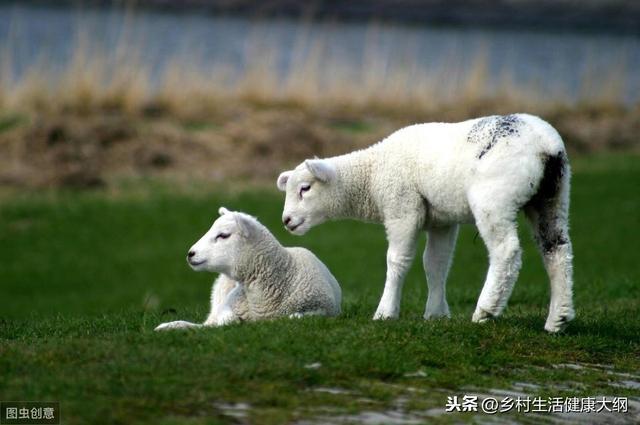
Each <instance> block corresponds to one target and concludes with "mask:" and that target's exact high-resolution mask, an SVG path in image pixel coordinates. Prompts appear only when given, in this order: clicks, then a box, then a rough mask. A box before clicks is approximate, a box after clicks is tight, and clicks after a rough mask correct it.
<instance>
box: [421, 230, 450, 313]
mask: <svg viewBox="0 0 640 425" xmlns="http://www.w3.org/2000/svg"><path fill="white" fill-rule="evenodd" d="M457 236H458V226H457V225H453V226H447V227H439V228H434V229H429V232H428V236H427V248H426V249H425V251H424V256H423V257H422V263H423V265H424V270H425V273H426V276H427V285H428V288H429V297H428V298H427V307H426V309H425V312H424V318H425V319H433V318H438V317H450V316H451V314H450V313H449V305H448V304H447V295H446V283H447V275H448V273H449V269H450V268H451V258H452V257H453V251H454V248H455V246H456V238H457Z"/></svg>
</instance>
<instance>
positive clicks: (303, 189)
mask: <svg viewBox="0 0 640 425" xmlns="http://www.w3.org/2000/svg"><path fill="white" fill-rule="evenodd" d="M309 189H311V185H310V184H303V185H302V186H300V197H301V198H302V194H303V193H305V192H307V191H308V190H309Z"/></svg>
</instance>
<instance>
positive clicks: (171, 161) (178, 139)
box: [0, 103, 640, 188]
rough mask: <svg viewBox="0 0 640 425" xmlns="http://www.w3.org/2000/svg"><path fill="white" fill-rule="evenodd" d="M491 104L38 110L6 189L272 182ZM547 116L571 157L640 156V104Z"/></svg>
mask: <svg viewBox="0 0 640 425" xmlns="http://www.w3.org/2000/svg"><path fill="white" fill-rule="evenodd" d="M501 109H505V107H504V106H502V107H500V106H498V105H495V104H492V103H488V104H486V105H485V106H484V107H482V105H465V108H462V109H460V108H458V109H456V108H450V109H447V108H444V109H442V110H440V111H434V112H432V113H419V114H416V113H414V114H411V113H407V114H402V113H398V112H393V111H392V112H389V111H380V110H326V109H309V108H301V107H296V106H292V105H278V104H274V105H255V104H254V105H252V104H247V103H232V104H228V105H224V107H223V106H220V105H218V106H217V107H216V108H215V109H214V110H211V109H209V110H202V109H201V110H198V111H199V112H198V113H196V114H195V115H194V114H192V115H190V116H173V115H171V114H169V113H166V112H163V113H155V114H144V113H140V114H131V113H126V112H124V111H120V112H119V111H117V110H115V111H114V110H100V109H96V110H90V111H84V112H83V113H78V112H73V111H66V112H63V111H61V112H56V113H46V112H31V113H29V114H28V115H26V116H27V117H28V118H26V119H21V120H19V121H16V124H14V125H12V126H10V127H8V128H6V129H4V130H3V131H2V132H0V185H10V186H18V187H73V188H95V187H102V186H105V185H109V184H112V182H114V181H116V180H118V179H119V178H122V177H127V178H131V177H133V178H149V177H157V176H163V177H170V178H177V179H183V180H204V181H212V182H221V183H222V182H225V181H232V180H233V181H238V180H241V181H248V182H266V181H270V180H273V179H274V178H275V176H277V174H278V173H279V172H280V171H282V170H283V169H286V168H287V167H291V166H293V165H295V164H297V163H299V162H300V161H302V160H303V159H305V158H310V157H314V156H318V157H326V156H332V155H338V154H342V153H346V152H349V151H352V150H354V149H358V148H362V147H366V146H368V145H370V144H373V143H375V142H377V141H379V140H381V139H382V138H384V137H385V136H387V135H388V134H390V133H391V132H393V131H394V130H395V129H398V128H400V127H403V126H405V125H408V124H411V123H414V122H428V121H458V120H462V119H466V118H469V117H473V116H481V115H487V114H490V113H503V112H508V111H502V110H501ZM541 115H542V116H543V117H544V118H545V119H547V120H549V121H550V122H551V123H552V124H553V125H555V126H556V128H557V129H558V131H559V132H560V133H561V134H562V136H563V137H564V139H565V141H566V143H567V145H568V147H569V149H570V151H573V152H574V153H575V152H592V151H603V150H628V151H638V150H640V138H639V137H638V134H640V107H635V108H617V107H601V108H594V107H576V108H573V109H557V110H554V111H549V112H546V113H541Z"/></svg>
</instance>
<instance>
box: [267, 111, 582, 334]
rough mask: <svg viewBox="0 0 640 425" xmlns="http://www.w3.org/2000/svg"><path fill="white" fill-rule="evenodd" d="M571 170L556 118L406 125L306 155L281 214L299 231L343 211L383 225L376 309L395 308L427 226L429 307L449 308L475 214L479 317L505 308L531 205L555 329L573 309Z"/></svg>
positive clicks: (281, 183) (290, 177) (285, 182)
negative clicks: (481, 274) (520, 224)
mask: <svg viewBox="0 0 640 425" xmlns="http://www.w3.org/2000/svg"><path fill="white" fill-rule="evenodd" d="M569 180H570V169H569V164H568V161H567V158H566V153H565V148H564V144H563V142H562V139H561V138H560V136H559V135H558V133H557V132H556V131H555V129H553V127H551V126H550V125H549V124H548V123H546V122H545V121H543V120H541V119H540V118H538V117H534V116H531V115H527V114H514V115H507V116H491V117H484V118H478V119H473V120H468V121H464V122H460V123H427V124H417V125H412V126H409V127H405V128H403V129H400V130H398V131H396V132H395V133H393V134H391V135H390V136H389V137H387V138H386V139H385V140H383V141H382V142H380V143H377V144H375V145H373V146H371V147H369V148H367V149H364V150H360V151H356V152H352V153H349V154H346V155H342V156H337V157H333V158H327V159H311V160H307V161H305V162H303V163H302V164H300V165H299V166H298V167H296V168H295V169H294V170H291V171H286V172H284V173H282V174H281V175H280V176H279V177H278V182H277V184H278V187H279V188H280V190H283V191H286V200H285V205H284V212H283V222H284V223H285V226H286V227H287V228H288V229H289V230H290V231H291V232H292V233H294V234H298V235H302V234H304V233H306V232H307V231H308V230H309V229H310V228H311V227H313V226H315V225H317V224H320V223H323V222H325V221H327V220H331V219H341V218H352V219H359V220H364V221H370V222H376V223H382V224H383V225H384V226H385V229H386V233H387V239H388V242H389V248H388V251H387V276H386V282H385V287H384V292H383V294H382V299H381V300H380V304H379V306H378V309H377V311H376V313H375V315H374V318H376V319H384V318H395V317H397V316H398V315H399V308H400V293H401V289H402V283H403V280H404V276H405V274H406V272H407V270H408V268H409V266H410V264H411V261H412V259H413V257H414V255H415V248H416V240H417V238H418V235H419V233H420V232H421V231H425V230H426V231H427V233H428V242H427V249H426V251H425V253H424V256H423V262H424V267H425V271H426V274H427V281H428V288H429V297H428V301H427V305H426V309H425V314H424V317H425V318H433V317H442V316H449V307H448V305H447V301H446V295H445V283H446V278H447V274H448V271H449V268H450V265H451V259H452V255H453V251H454V248H455V241H456V237H457V232H458V225H459V224H460V223H475V224H476V226H477V227H478V231H479V233H480V235H481V237H482V238H483V240H484V242H485V244H486V246H487V249H488V251H489V262H490V264H489V270H488V273H487V277H486V280H485V284H484V287H483V289H482V292H481V294H480V298H479V300H478V304H477V307H476V311H475V313H474V315H473V320H474V321H477V322H482V321H485V320H487V319H488V318H490V317H496V316H498V315H500V314H501V313H502V311H503V309H504V308H505V306H506V303H507V300H508V298H509V296H510V294H511V291H512V289H513V285H514V283H515V281H516V278H517V275H518V271H519V269H520V265H521V259H520V257H521V249H520V244H519V241H518V234H517V227H516V226H517V225H516V217H517V213H518V211H519V210H521V209H524V210H525V213H526V214H527V217H528V218H529V221H530V222H531V224H532V226H533V230H534V234H535V236H536V240H537V241H538V244H539V247H540V250H541V253H542V256H543V259H544V263H545V267H546V268H547V271H548V273H549V277H550V280H551V304H550V312H549V317H548V319H547V323H546V325H545V328H546V329H547V330H548V331H551V332H556V331H559V330H561V329H562V328H563V327H564V326H565V325H566V323H567V322H568V321H570V320H571V319H573V317H574V311H573V302H572V253H571V242H570V240H569V234H568V208H569Z"/></svg>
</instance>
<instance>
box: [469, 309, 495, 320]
mask: <svg viewBox="0 0 640 425" xmlns="http://www.w3.org/2000/svg"><path fill="white" fill-rule="evenodd" d="M496 317H498V315H496V314H492V313H490V312H488V311H487V310H484V309H482V308H480V307H476V311H475V312H474V313H473V316H472V317H471V321H472V322H474V323H485V322H488V321H490V320H493V319H495V318H496Z"/></svg>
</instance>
